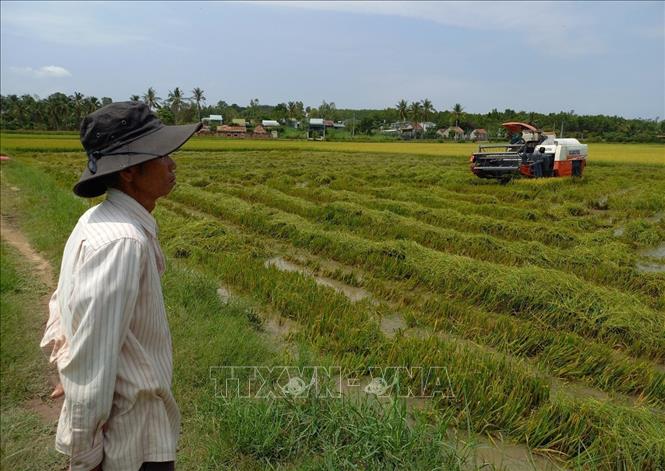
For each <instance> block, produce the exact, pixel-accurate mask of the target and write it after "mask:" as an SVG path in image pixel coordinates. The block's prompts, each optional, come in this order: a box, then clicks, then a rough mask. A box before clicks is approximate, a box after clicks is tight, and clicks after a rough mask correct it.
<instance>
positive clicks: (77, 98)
mask: <svg viewBox="0 0 665 471" xmlns="http://www.w3.org/2000/svg"><path fill="white" fill-rule="evenodd" d="M83 98H84V96H83V93H81V92H74V95H72V96H71V97H70V99H71V100H72V101H73V102H74V111H75V113H76V122H77V123H80V122H81V120H82V119H83V105H84V102H83Z"/></svg>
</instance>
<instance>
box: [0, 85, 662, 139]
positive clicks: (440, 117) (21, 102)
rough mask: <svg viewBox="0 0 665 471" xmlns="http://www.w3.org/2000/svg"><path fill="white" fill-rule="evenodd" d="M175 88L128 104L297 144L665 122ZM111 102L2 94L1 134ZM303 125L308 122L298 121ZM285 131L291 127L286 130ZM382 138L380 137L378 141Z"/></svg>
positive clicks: (625, 133)
mask: <svg viewBox="0 0 665 471" xmlns="http://www.w3.org/2000/svg"><path fill="white" fill-rule="evenodd" d="M186 93H187V92H185V91H183V90H182V89H181V88H179V87H176V88H174V89H173V90H170V91H168V94H167V97H166V98H164V99H162V98H160V97H158V96H157V94H156V91H155V90H154V89H153V88H152V87H151V88H149V89H148V90H147V91H146V92H145V93H144V94H143V95H132V96H131V97H129V99H131V100H143V101H144V102H146V103H148V105H150V107H151V108H152V109H154V110H155V111H156V112H157V114H158V115H159V116H160V118H161V119H162V121H164V122H165V123H167V124H183V123H190V122H196V121H198V120H200V118H201V117H205V116H208V115H211V114H217V115H222V116H223V117H224V122H230V121H231V120H232V119H234V118H245V119H247V120H249V121H250V122H253V123H257V122H259V121H260V120H262V119H275V120H279V121H280V122H282V123H284V124H285V126H284V127H285V129H284V130H283V132H282V134H281V137H286V138H300V137H302V132H299V131H297V130H295V129H293V127H295V123H297V122H303V120H306V118H324V119H329V120H332V121H342V122H344V123H345V124H346V129H344V130H335V131H334V132H332V133H331V134H328V135H327V138H328V139H329V140H346V139H367V138H368V137H370V136H373V138H374V139H376V138H377V137H379V136H378V134H379V129H380V128H382V127H387V126H389V125H390V124H391V123H394V122H396V121H410V122H423V121H430V122H433V123H435V124H436V127H433V128H431V129H430V130H429V131H428V132H427V133H425V134H424V135H423V136H422V137H424V138H429V139H435V138H436V137H437V136H436V134H435V132H436V129H440V128H446V127H449V126H460V127H461V128H463V129H464V130H465V131H467V132H468V131H470V130H472V129H476V128H484V129H486V130H487V131H488V133H489V136H490V138H496V137H500V136H502V132H501V123H503V122H506V121H522V122H527V123H532V124H534V125H535V126H537V127H539V128H541V129H544V130H546V131H555V132H556V133H557V134H559V135H560V134H561V131H563V134H564V135H565V136H566V137H577V138H580V139H583V140H585V141H597V142H663V139H664V138H665V120H661V119H659V118H656V119H626V118H623V117H620V116H605V115H577V114H576V113H575V111H574V110H569V111H560V112H558V113H549V114H542V113H535V112H528V111H516V110H512V109H505V110H503V111H499V110H497V109H493V110H491V111H490V112H488V113H469V112H466V111H465V110H464V107H463V106H462V105H461V104H459V103H455V104H451V105H450V109H448V110H436V109H435V108H434V107H433V105H432V102H431V101H430V100H429V99H423V100H422V101H416V102H412V103H410V104H409V103H407V102H406V100H404V99H402V100H399V101H398V102H397V103H396V104H395V106H394V107H388V108H385V109H383V110H371V109H359V110H353V109H339V108H337V107H336V105H335V103H333V102H326V101H325V100H324V101H323V102H322V103H321V104H320V105H319V106H318V107H311V106H305V105H304V104H303V102H302V101H295V100H294V101H289V102H286V103H278V104H277V105H264V104H260V103H259V100H258V99H257V98H255V99H252V100H250V103H249V104H248V105H247V106H240V105H238V104H236V103H232V104H228V103H227V102H225V101H223V100H220V101H219V102H217V104H215V105H206V98H205V92H204V90H202V89H201V88H199V87H196V88H194V89H193V90H191V92H189V93H190V94H191V96H186ZM111 102H112V100H111V98H108V97H102V98H97V97H94V96H84V95H83V94H82V93H78V92H76V93H74V94H73V95H69V96H68V95H66V94H64V93H54V94H52V95H50V96H48V97H47V98H39V97H37V96H31V95H22V96H17V95H6V96H5V95H0V110H1V112H0V129H2V130H4V131H11V130H41V131H67V130H70V131H76V130H78V127H79V123H80V122H81V119H82V117H83V116H85V115H86V114H88V113H90V112H92V111H94V110H96V109H98V108H99V107H101V106H104V105H106V104H108V103H111ZM302 124H304V125H305V126H306V123H305V122H303V123H302ZM290 126H291V128H290ZM381 137H382V138H383V136H381Z"/></svg>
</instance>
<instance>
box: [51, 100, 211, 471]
mask: <svg viewBox="0 0 665 471" xmlns="http://www.w3.org/2000/svg"><path fill="white" fill-rule="evenodd" d="M199 127H200V124H193V125H184V126H165V125H164V124H162V123H161V122H160V120H159V119H158V118H157V117H156V116H155V115H154V114H152V113H151V111H150V109H149V108H148V106H147V105H145V104H144V103H141V102H122V103H113V104H110V105H108V106H105V107H103V108H101V109H99V110H97V111H95V112H94V113H92V114H90V115H88V116H87V117H86V118H84V120H83V122H82V123H81V143H82V144H83V147H84V148H85V151H86V153H87V156H88V162H87V166H86V168H85V170H84V171H83V175H82V176H81V178H80V180H79V181H78V183H76V185H75V186H74V193H75V194H77V195H78V196H82V197H86V198H90V197H95V196H100V195H102V194H104V193H106V194H107V196H106V200H105V201H104V202H102V203H101V204H99V205H97V206H94V207H93V208H91V209H89V210H88V211H86V212H85V214H83V216H81V218H80V219H79V221H78V223H77V224H76V227H75V228H74V230H73V231H72V233H71V235H70V236H69V240H68V241H67V244H66V246H65V250H64V255H63V258H62V265H61V267H60V279H59V281H58V287H57V289H56V291H55V293H54V294H53V296H52V298H51V301H50V303H49V321H48V324H47V327H46V332H45V334H44V338H43V339H42V342H41V344H42V347H45V348H46V347H50V349H51V361H54V362H55V363H56V364H57V367H58V372H59V375H60V380H61V382H62V387H63V389H64V395H65V399H64V404H63V407H62V411H61V413H60V420H59V421H58V431H57V435H56V449H57V450H58V451H60V452H61V453H65V454H67V455H69V456H70V466H71V469H72V470H73V471H79V470H80V471H88V470H92V469H95V470H100V469H103V470H104V471H116V470H118V471H120V470H122V471H137V470H144V471H146V470H169V469H174V462H175V451H176V445H177V440H178V434H179V427H180V414H179V412H178V407H177V405H176V403H175V400H174V398H173V394H172V393H171V379H172V370H173V368H172V350H171V336H170V333H169V326H168V323H167V318H166V311H165V309H164V300H163V296H162V290H161V284H160V276H161V275H162V273H163V271H164V256H163V254H162V251H161V249H160V246H159V242H158V240H157V224H156V222H155V219H154V218H153V216H152V215H151V212H152V210H153V209H154V207H155V202H156V201H157V199H158V198H160V197H162V196H166V195H167V194H168V193H169V192H170V191H171V190H172V189H173V186H174V185H175V167H176V165H175V163H174V162H173V160H172V159H171V157H170V155H169V154H171V153H172V152H174V151H175V150H177V149H178V148H179V147H180V146H182V145H183V144H184V143H185V142H186V141H187V140H188V139H189V138H190V137H191V136H192V134H193V133H194V132H196V131H197V130H198V128H199Z"/></svg>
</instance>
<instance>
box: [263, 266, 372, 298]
mask: <svg viewBox="0 0 665 471" xmlns="http://www.w3.org/2000/svg"><path fill="white" fill-rule="evenodd" d="M265 266H266V267H275V268H277V269H278V270H280V271H285V272H291V273H300V274H302V275H305V276H309V277H311V278H313V279H314V281H315V282H316V284H318V285H321V286H326V287H328V288H332V289H334V290H335V291H337V292H338V293H341V294H343V295H344V296H346V297H347V298H348V299H349V301H351V302H352V303H355V302H358V301H362V300H363V299H369V298H370V297H371V295H370V294H369V292H368V291H367V290H365V289H363V288H356V287H355V286H350V285H347V284H346V283H342V282H341V281H338V280H334V279H332V278H328V277H325V276H318V275H315V274H314V273H312V272H311V271H310V270H309V269H307V268H305V267H302V266H300V265H296V264H295V263H293V262H290V261H288V260H285V259H284V258H282V257H273V258H270V259H268V260H266V263H265Z"/></svg>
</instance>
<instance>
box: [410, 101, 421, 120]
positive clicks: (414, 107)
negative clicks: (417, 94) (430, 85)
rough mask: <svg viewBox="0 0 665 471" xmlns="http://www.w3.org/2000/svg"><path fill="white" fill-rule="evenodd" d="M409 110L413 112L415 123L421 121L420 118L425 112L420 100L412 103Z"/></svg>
mask: <svg viewBox="0 0 665 471" xmlns="http://www.w3.org/2000/svg"><path fill="white" fill-rule="evenodd" d="M409 111H410V112H411V119H412V120H413V122H414V123H417V122H418V121H420V118H421V116H422V114H423V105H422V104H421V103H420V102H419V101H414V102H413V103H411V106H410V107H409Z"/></svg>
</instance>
